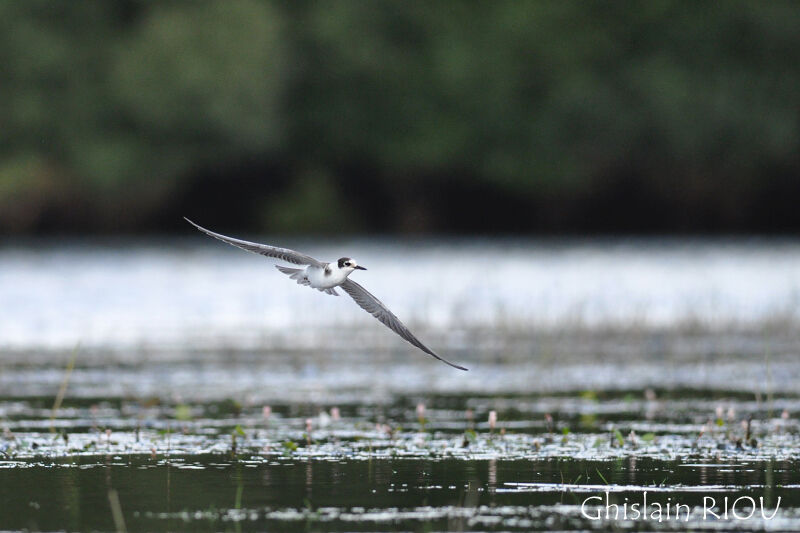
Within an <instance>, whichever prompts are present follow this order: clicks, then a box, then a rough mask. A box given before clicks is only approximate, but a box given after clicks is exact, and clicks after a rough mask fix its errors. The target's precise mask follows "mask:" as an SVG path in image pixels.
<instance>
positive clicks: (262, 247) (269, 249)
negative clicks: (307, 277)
mask: <svg viewBox="0 0 800 533" xmlns="http://www.w3.org/2000/svg"><path fill="white" fill-rule="evenodd" d="M183 218H184V219H185V220H186V222H188V223H189V224H191V225H192V226H194V227H196V228H197V229H199V230H200V231H202V232H203V233H205V234H207V235H210V236H212V237H214V238H215V239H219V240H221V241H222V242H227V243H228V244H230V245H233V246H236V247H238V248H241V249H242V250H247V251H248V252H253V253H254V254H260V255H265V256H267V257H274V258H276V259H282V260H284V261H288V262H289V263H294V264H295V265H313V266H322V263H320V262H319V261H317V260H316V259H314V258H313V257H311V256H309V255H306V254H301V253H300V252H295V251H294V250H290V249H288V248H278V247H277V246H269V245H266V244H258V243H256V242H250V241H243V240H240V239H234V238H232V237H226V236H225V235H220V234H219V233H214V232H213V231H210V230H207V229H206V228H204V227H202V226H198V225H197V224H195V223H194V222H192V221H191V220H189V219H188V218H186V217H183Z"/></svg>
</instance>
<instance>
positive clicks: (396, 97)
mask: <svg viewBox="0 0 800 533" xmlns="http://www.w3.org/2000/svg"><path fill="white" fill-rule="evenodd" d="M0 26H1V28H0V97H1V101H2V104H0V125H1V126H2V127H0V136H2V142H1V143H0V232H2V233H34V232H39V233H46V232H62V231H94V232H117V231H128V232H133V231H178V230H181V229H183V226H182V224H183V223H182V221H181V218H180V217H181V216H182V215H191V216H194V217H196V218H197V219H198V220H199V221H201V222H204V223H206V224H208V225H212V227H220V224H222V227H223V229H248V230H251V231H256V230H262V231H270V232H324V231H326V230H331V229H333V230H347V231H370V232H394V231H400V232H481V233H487V232H505V233H528V232H557V233H564V232H633V233H647V232H738V231H745V232H773V231H774V232H791V231H796V230H798V229H800V209H798V208H797V206H796V203H797V200H798V199H799V198H800V180H799V179H798V173H800V90H799V89H798V87H800V31H798V28H800V4H798V3H795V2H779V1H775V2H756V1H749V2H746V1H728V2H666V1H657V0H652V1H641V2H591V1H589V2H584V1H552V2H545V1H541V2H522V1H502V0H498V1H491V2H489V1H484V2H462V1H458V2H456V1H449V2H434V1H399V0H385V1H367V0H363V1H340V2H327V1H294V2H293V1H286V2H268V1H263V2H262V1H256V0H232V1H161V2H152V1H146V0H124V1H113V2H112V1H99V0H98V1H93V0H81V1H73V0H28V1H6V2H2V3H0Z"/></svg>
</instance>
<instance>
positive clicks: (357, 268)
mask: <svg viewBox="0 0 800 533" xmlns="http://www.w3.org/2000/svg"><path fill="white" fill-rule="evenodd" d="M356 270H366V268H364V267H362V266H361V265H358V266H357V267H356Z"/></svg>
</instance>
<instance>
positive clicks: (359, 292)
mask: <svg viewBox="0 0 800 533" xmlns="http://www.w3.org/2000/svg"><path fill="white" fill-rule="evenodd" d="M339 286H340V287H341V288H342V289H344V291H345V292H346V293H347V294H349V295H350V297H351V298H352V299H353V300H355V301H356V303H357V304H358V305H359V306H361V308H362V309H364V311H366V312H367V313H369V314H371V315H372V316H374V317H375V318H377V319H378V320H380V321H381V322H382V323H383V324H384V325H385V326H386V327H388V328H389V329H391V330H392V331H394V332H395V333H397V334H398V335H400V336H401V337H403V338H404V339H405V340H407V341H408V342H410V343H411V344H413V345H414V346H416V347H417V348H419V349H420V350H422V351H423V352H425V353H427V354H429V355H432V356H433V357H435V358H436V359H438V360H439V361H442V362H443V363H447V364H448V365H450V366H452V367H454V368H457V369H459V370H467V369H466V368H464V367H463V366H458V365H455V364H453V363H451V362H450V361H448V360H446V359H443V358H441V357H439V356H438V355H436V354H435V353H434V352H433V350H431V349H430V348H428V347H427V346H425V345H424V344H422V342H420V340H419V339H418V338H416V337H415V336H414V334H413V333H411V332H410V331H408V328H407V327H405V325H404V324H403V323H402V322H400V319H399V318H397V317H396V316H395V315H394V313H392V312H391V311H389V308H388V307H386V306H385V305H383V303H382V302H381V301H380V300H378V299H377V298H375V296H373V295H372V294H370V292H369V291H368V290H367V289H365V288H364V287H362V286H361V285H359V284H358V283H356V282H355V281H353V280H350V279H348V280H345V282H344V283H342V284H341V285H339Z"/></svg>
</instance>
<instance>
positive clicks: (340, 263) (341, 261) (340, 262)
mask: <svg viewBox="0 0 800 533" xmlns="http://www.w3.org/2000/svg"><path fill="white" fill-rule="evenodd" d="M350 260H351V259H350V258H349V257H342V258H341V259H339V268H344V264H345V263H346V262H348V261H350Z"/></svg>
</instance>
